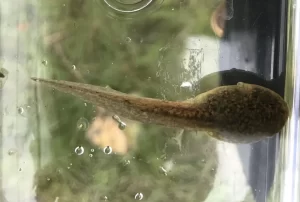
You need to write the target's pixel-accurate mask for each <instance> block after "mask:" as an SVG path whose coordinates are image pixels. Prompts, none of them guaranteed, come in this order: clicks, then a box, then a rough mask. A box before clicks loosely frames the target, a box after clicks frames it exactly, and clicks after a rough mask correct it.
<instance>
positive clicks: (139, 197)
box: [134, 192, 144, 201]
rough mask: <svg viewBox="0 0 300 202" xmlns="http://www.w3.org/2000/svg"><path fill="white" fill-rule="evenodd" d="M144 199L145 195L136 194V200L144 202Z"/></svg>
mask: <svg viewBox="0 0 300 202" xmlns="http://www.w3.org/2000/svg"><path fill="white" fill-rule="evenodd" d="M143 198H144V195H143V193H141V192H140V193H136V195H135V196H134V199H135V200H139V201H140V200H142V199H143Z"/></svg>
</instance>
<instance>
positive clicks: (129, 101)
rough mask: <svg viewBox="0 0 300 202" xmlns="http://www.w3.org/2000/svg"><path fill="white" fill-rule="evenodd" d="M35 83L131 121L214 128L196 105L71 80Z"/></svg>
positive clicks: (37, 79) (36, 79)
mask: <svg viewBox="0 0 300 202" xmlns="http://www.w3.org/2000/svg"><path fill="white" fill-rule="evenodd" d="M32 80H33V81H36V82H39V83H42V84H45V85H47V86H48V87H52V88H54V89H56V90H59V91H61V92H64V93H68V94H72V95H74V96H76V97H78V98H81V99H82V100H84V101H86V102H88V103H91V104H94V105H96V106H99V107H103V108H105V109H107V110H108V111H110V112H112V113H115V114H116V115H118V116H122V117H124V118H128V119H131V120H135V121H139V122H143V123H150V124H158V125H163V126H167V127H175V128H183V129H198V130H199V129H208V128H209V126H210V124H209V123H203V122H201V121H200V120H199V118H198V114H197V111H198V110H197V109H196V108H195V106H194V105H193V104H192V103H188V102H173V101H164V100H159V99H152V98H143V97H137V96H134V95H128V94H125V93H121V92H118V91H115V90H111V89H109V88H105V87H100V86H94V85H90V84H83V83H76V82H70V81H62V80H49V79H41V78H34V77H33V78H32Z"/></svg>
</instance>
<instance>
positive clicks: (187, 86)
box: [180, 81, 193, 89]
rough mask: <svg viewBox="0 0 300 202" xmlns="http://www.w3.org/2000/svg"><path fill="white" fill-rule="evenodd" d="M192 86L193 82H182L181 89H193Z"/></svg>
mask: <svg viewBox="0 0 300 202" xmlns="http://www.w3.org/2000/svg"><path fill="white" fill-rule="evenodd" d="M192 86H193V85H192V84H191V82H189V81H184V82H182V83H181V85H180V87H181V88H189V89H192Z"/></svg>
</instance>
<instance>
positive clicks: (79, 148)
mask: <svg viewBox="0 0 300 202" xmlns="http://www.w3.org/2000/svg"><path fill="white" fill-rule="evenodd" d="M75 153H76V154H77V155H82V154H83V153H84V148H83V147H82V146H78V147H76V148H75Z"/></svg>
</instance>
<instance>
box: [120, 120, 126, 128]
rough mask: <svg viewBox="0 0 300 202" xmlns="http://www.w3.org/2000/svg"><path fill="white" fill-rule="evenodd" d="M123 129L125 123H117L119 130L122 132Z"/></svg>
mask: <svg viewBox="0 0 300 202" xmlns="http://www.w3.org/2000/svg"><path fill="white" fill-rule="evenodd" d="M125 128H126V123H124V122H122V121H121V122H120V123H119V129H120V130H124V129H125Z"/></svg>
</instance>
